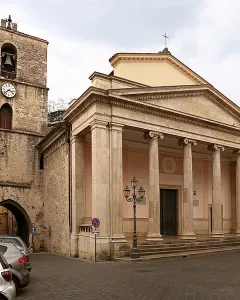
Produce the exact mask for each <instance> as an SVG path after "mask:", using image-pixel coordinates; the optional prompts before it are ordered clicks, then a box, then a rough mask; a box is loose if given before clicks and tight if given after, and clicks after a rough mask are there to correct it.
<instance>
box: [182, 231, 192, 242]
mask: <svg viewBox="0 0 240 300" xmlns="http://www.w3.org/2000/svg"><path fill="white" fill-rule="evenodd" d="M181 239H182V240H196V235H195V233H194V232H192V233H182V234H181Z"/></svg>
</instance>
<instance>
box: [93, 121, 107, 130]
mask: <svg viewBox="0 0 240 300" xmlns="http://www.w3.org/2000/svg"><path fill="white" fill-rule="evenodd" d="M89 125H90V126H91V130H93V129H95V128H101V129H106V127H107V125H108V122H107V121H103V120H93V121H92V122H91V123H90V124H89Z"/></svg>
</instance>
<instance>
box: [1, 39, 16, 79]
mask: <svg viewBox="0 0 240 300" xmlns="http://www.w3.org/2000/svg"><path fill="white" fill-rule="evenodd" d="M16 65H17V49H16V48H15V47H14V46H13V45H12V44H9V43H6V44H4V45H3V46H2V48H1V76H2V77H5V78H10V79H15V78H16Z"/></svg>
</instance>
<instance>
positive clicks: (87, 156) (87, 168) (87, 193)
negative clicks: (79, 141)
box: [85, 145, 92, 218]
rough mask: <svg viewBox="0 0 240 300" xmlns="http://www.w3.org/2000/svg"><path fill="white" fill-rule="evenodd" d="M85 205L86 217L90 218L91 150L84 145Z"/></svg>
mask: <svg viewBox="0 0 240 300" xmlns="http://www.w3.org/2000/svg"><path fill="white" fill-rule="evenodd" d="M85 199H86V200H85V201H86V202H85V203H86V207H85V209H86V217H87V218H88V217H92V149H91V146H90V145H85Z"/></svg>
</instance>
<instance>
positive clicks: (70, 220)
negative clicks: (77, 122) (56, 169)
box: [68, 124, 72, 233]
mask: <svg viewBox="0 0 240 300" xmlns="http://www.w3.org/2000/svg"><path fill="white" fill-rule="evenodd" d="M71 134H72V125H71V124H70V126H69V128H68V203H69V205H68V218H69V233H71V232H72V189H71V182H72V163H71V162H72V155H71V140H70V138H71Z"/></svg>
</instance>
